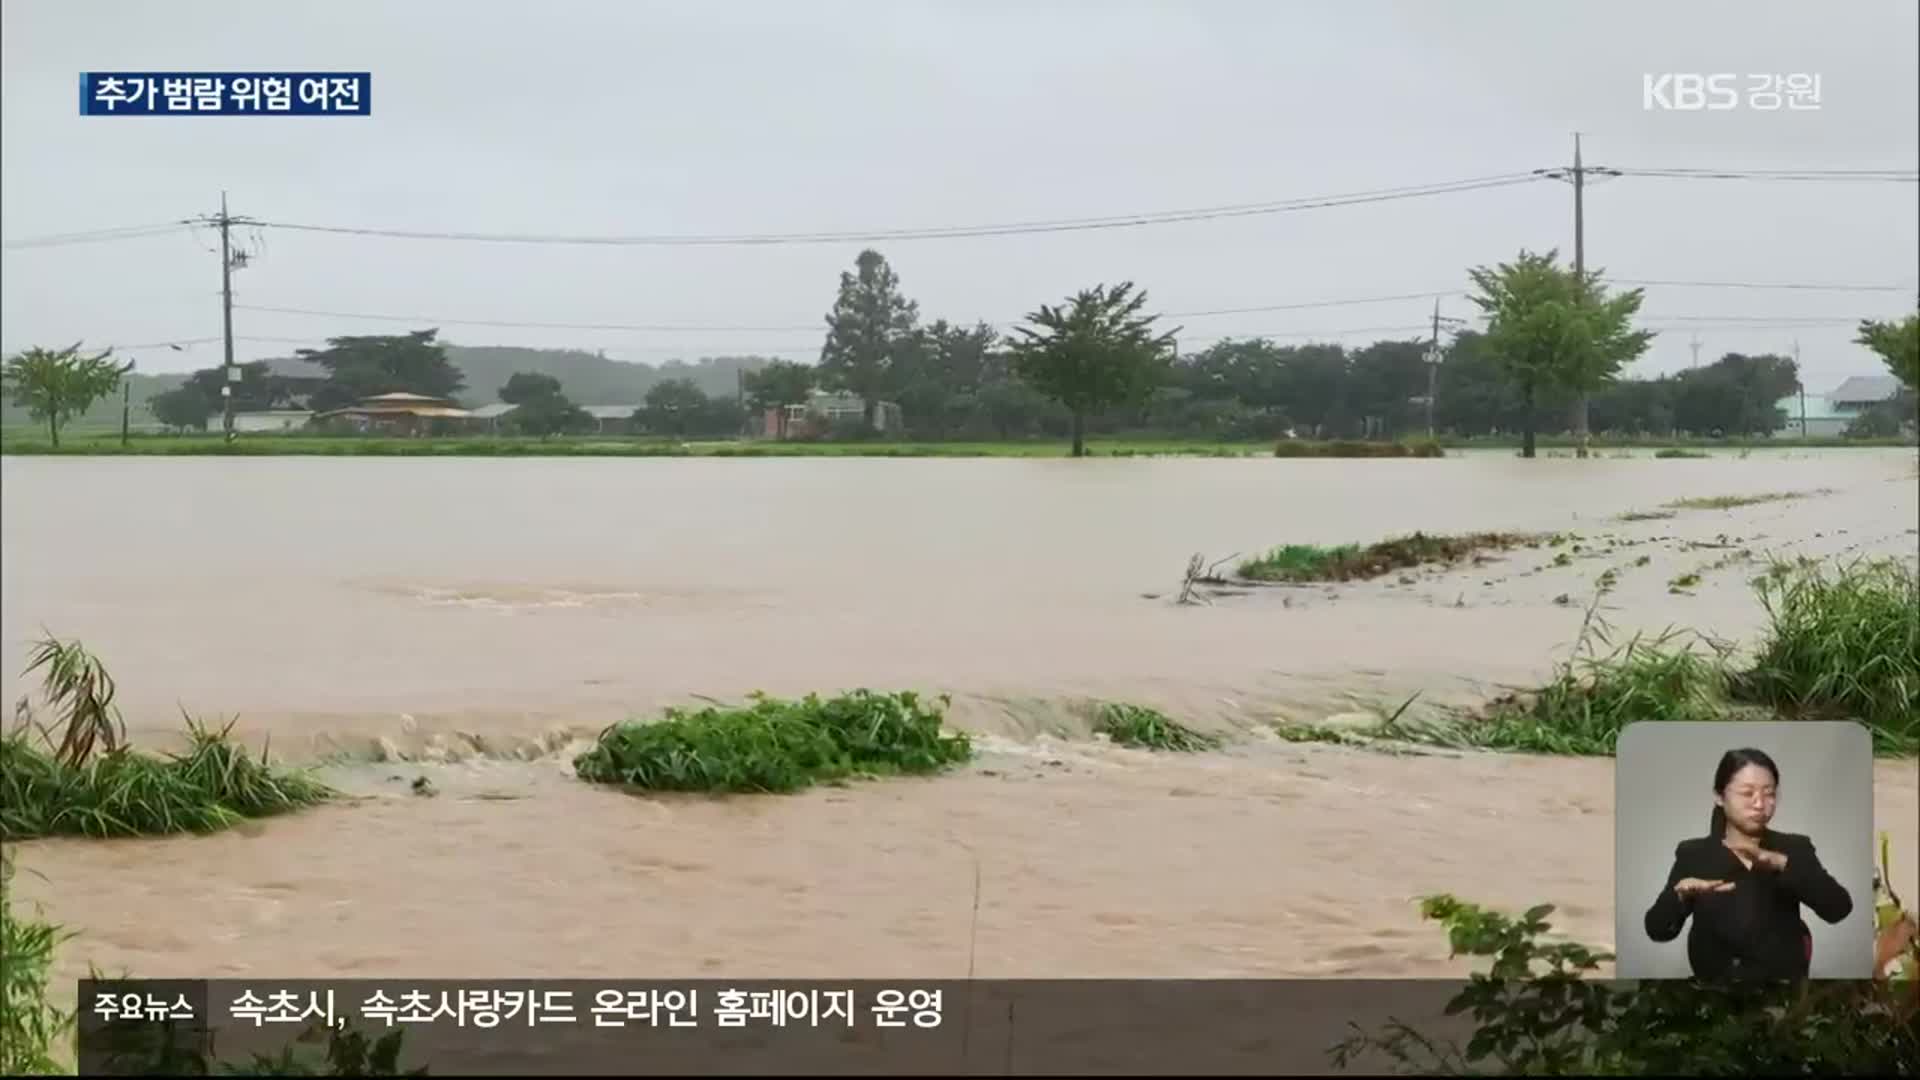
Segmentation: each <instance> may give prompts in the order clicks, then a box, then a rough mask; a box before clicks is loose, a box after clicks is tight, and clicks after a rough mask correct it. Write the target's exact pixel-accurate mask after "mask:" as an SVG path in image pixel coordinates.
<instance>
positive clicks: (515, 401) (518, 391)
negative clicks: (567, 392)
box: [500, 371, 562, 405]
mask: <svg viewBox="0 0 1920 1080" xmlns="http://www.w3.org/2000/svg"><path fill="white" fill-rule="evenodd" d="M560 396H562V395H561V393H560V380H559V379H556V378H554V377H553V376H551V375H541V374H537V373H534V372H528V371H516V372H514V373H513V374H512V375H510V376H508V377H507V383H506V385H505V386H502V387H501V388H500V400H501V401H503V402H506V403H507V404H508V405H524V404H526V403H527V402H530V401H538V400H539V399H541V398H549V397H560Z"/></svg>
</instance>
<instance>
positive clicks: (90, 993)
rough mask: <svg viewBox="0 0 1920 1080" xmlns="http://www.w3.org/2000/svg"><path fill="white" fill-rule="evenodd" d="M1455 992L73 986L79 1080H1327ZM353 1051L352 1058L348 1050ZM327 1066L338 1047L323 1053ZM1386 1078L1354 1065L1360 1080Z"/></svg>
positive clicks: (1211, 987)
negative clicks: (758, 1078) (314, 1078)
mask: <svg viewBox="0 0 1920 1080" xmlns="http://www.w3.org/2000/svg"><path fill="white" fill-rule="evenodd" d="M1464 985H1465V984H1464V983H1462V982H1459V981H1453V980H1428V981H1402V982H1381V981H1358V980H1288V981H1274V980H1096V979H1078V980H986V979H982V980H961V979H956V980H834V981H828V980H720V979H692V980H599V981H593V980H418V979H416V980H381V979H359V980H326V981H320V980H297V979H281V980H272V979H247V980H238V979H219V980H145V979H141V980H91V979H88V980H82V981H81V982H80V987H79V991H80V992H79V998H78V1002H77V1005H78V1008H79V1013H80V1015H79V1036H80V1038H79V1058H80V1060H79V1065H80V1071H81V1073H82V1074H85V1075H122V1076H128V1075H152V1074H155V1073H159V1072H167V1073H174V1074H178V1073H183V1072H184V1073H187V1074H205V1073H208V1072H213V1073H218V1072H222V1071H225V1070H228V1069H230V1068H232V1067H234V1066H236V1065H245V1064H247V1063H250V1062H253V1061H255V1060H256V1059H257V1058H259V1057H263V1056H264V1057H267V1058H272V1059H275V1060H279V1059H281V1058H282V1057H283V1056H285V1055H287V1054H289V1053H291V1054H292V1055H293V1056H294V1057H295V1058H296V1059H302V1060H307V1061H310V1062H314V1063H316V1065H320V1066H321V1067H324V1065H323V1062H324V1058H325V1057H326V1055H327V1053H328V1052H329V1046H330V1044H339V1045H341V1046H344V1045H346V1044H349V1043H360V1044H361V1045H364V1046H378V1045H380V1044H381V1043H382V1042H383V1041H385V1042H386V1043H387V1044H388V1045H389V1046H390V1047H391V1046H392V1044H394V1043H397V1044H398V1046H397V1053H398V1061H397V1063H396V1064H397V1067H398V1068H400V1069H402V1070H407V1069H415V1068H421V1067H424V1068H426V1069H428V1070H429V1073H430V1074H432V1075H455V1074H457V1075H509V1074H516V1075H549V1076H551V1075H582V1074H602V1075H610V1074H622V1075H634V1074H655V1075H667V1074H704V1073H715V1072H725V1073H733V1074H741V1073H758V1072H766V1073H781V1074H794V1073H808V1074H814V1075H829V1074H840V1075H844V1074H846V1073H849V1072H856V1073H878V1072H894V1073H904V1074H908V1075H929V1074H941V1073H945V1074H952V1073H955V1072H991V1073H995V1074H1001V1075H1004V1074H1006V1073H1009V1072H1015V1073H1026V1074H1044V1075H1101V1074H1120V1073H1130V1074H1136V1075H1137V1074H1140V1073H1156V1072H1157V1073H1167V1074H1172V1073H1179V1072H1184V1071H1192V1070H1197V1071H1200V1072H1206V1073H1212V1074H1216V1075H1217V1074H1244V1075H1274V1074H1277V1073H1296V1074H1303V1075H1304V1074H1324V1073H1326V1072H1327V1071H1328V1070H1329V1069H1330V1068H1331V1067H1332V1063H1331V1057H1330V1051H1331V1048H1332V1047H1333V1045H1334V1044H1336V1043H1338V1042H1339V1041H1341V1040H1342V1039H1345V1038H1347V1037H1349V1036H1351V1035H1353V1034H1355V1025H1358V1026H1359V1027H1360V1028H1362V1029H1365V1030H1368V1031H1371V1032H1377V1031H1379V1030H1381V1029H1384V1028H1385V1027H1386V1026H1387V1025H1388V1024H1390V1023H1392V1022H1394V1021H1396V1020H1398V1021H1404V1022H1406V1023H1408V1024H1412V1025H1414V1026H1415V1027H1418V1028H1420V1029H1421V1030H1423V1031H1428V1032H1432V1033H1433V1034H1434V1035H1435V1036H1437V1037H1441V1036H1446V1035H1448V1034H1449V1033H1452V1034H1454V1035H1457V1037H1458V1038H1460V1039H1462V1040H1464V1039H1465V1038H1466V1037H1469V1036H1470V1035H1471V1034H1472V1031H1471V1027H1470V1025H1469V1026H1467V1027H1465V1028H1462V1027H1461V1025H1462V1023H1463V1021H1462V1018H1460V1017H1448V1016H1446V1015H1445V1010H1446V1006H1447V1003H1448V1001H1450V1000H1451V999H1452V998H1453V997H1454V996H1455V995H1456V994H1458V993H1459V992H1460V991H1461V990H1462V989H1463V987H1464ZM362 1040H363V1041H364V1042H363V1043H362ZM336 1049H337V1048H336ZM1369 1063H1371V1067H1374V1068H1378V1067H1384V1065H1385V1064H1390V1063H1383V1062H1378V1061H1372V1060H1371V1059H1369V1058H1362V1059H1359V1060H1357V1061H1356V1062H1355V1063H1353V1064H1352V1065H1351V1066H1350V1068H1352V1069H1353V1070H1355V1071H1361V1072H1365V1071H1367V1067H1368V1066H1369Z"/></svg>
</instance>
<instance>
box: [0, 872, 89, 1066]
mask: <svg viewBox="0 0 1920 1080" xmlns="http://www.w3.org/2000/svg"><path fill="white" fill-rule="evenodd" d="M13 873H14V867H13V857H12V856H11V855H5V854H0V960H3V961H4V962H0V1076H35V1075H45V1074H47V1073H56V1072H60V1071H62V1066H61V1065H60V1063H59V1062H57V1061H55V1060H54V1058H53V1048H54V1044H55V1043H56V1042H57V1041H58V1040H59V1039H60V1037H61V1036H62V1035H64V1034H65V1033H66V1032H68V1031H69V1030H70V1029H71V1028H72V1026H73V1014H72V1013H69V1012H65V1011H63V1010H61V1009H59V1008H58V1007H56V1006H54V1005H53V1004H52V1002H50V1001H49V1000H48V997H47V989H48V981H49V979H48V973H49V972H50V971H51V970H52V967H53V951H54V949H55V948H57V947H58V946H59V944H60V942H61V941H63V940H65V939H66V938H68V937H70V936H72V935H70V934H68V933H67V932H65V931H63V930H62V929H61V928H60V927H58V926H55V925H53V924H52V923H47V922H42V921H41V920H40V919H39V918H38V917H35V916H22V915H20V914H17V913H16V912H15V911H14V910H13Z"/></svg>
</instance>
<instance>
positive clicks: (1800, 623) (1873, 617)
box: [1736, 559, 1920, 753]
mask: <svg viewBox="0 0 1920 1080" xmlns="http://www.w3.org/2000/svg"><path fill="white" fill-rule="evenodd" d="M1755 588H1756V589H1757V591H1758V592H1759V594H1760V598H1761V602H1762V603H1763V604H1764V605H1765V606H1766V610H1767V615H1768V621H1769V627H1768V634H1767V637H1766V639H1765V640H1764V641H1763V642H1762V643H1761V645H1760V648H1759V649H1758V650H1757V655H1756V657H1755V660H1754V664H1753V667H1752V668H1751V669H1750V670H1748V671H1746V672H1743V673H1742V674H1741V676H1740V677H1739V678H1738V679H1737V680H1736V691H1737V693H1738V694H1739V696H1740V697H1742V698H1743V699H1746V700H1750V701H1753V702H1756V703H1759V704H1764V705H1767V706H1768V707H1770V708H1772V709H1774V710H1776V711H1778V712H1780V713H1782V714H1783V715H1787V716H1807V717H1816V718H1834V717H1852V718H1855V719H1858V720H1861V721H1864V722H1866V723H1867V724H1868V725H1869V726H1870V727H1872V728H1873V729H1874V733H1875V739H1876V741H1877V742H1878V743H1880V744H1881V746H1882V748H1883V749H1885V750H1888V751H1890V752H1906V753H1911V752H1913V750H1914V749H1915V748H1916V747H1920V573H1916V572H1915V570H1914V569H1913V568H1912V567H1910V566H1908V565H1907V564H1905V563H1903V562H1900V561H1897V560H1893V559H1879V560H1862V561H1856V562H1854V563H1851V564H1849V565H1847V566H1845V567H1841V568H1838V569H1837V570H1835V571H1834V572H1832V573H1829V572H1827V571H1826V570H1824V569H1821V568H1819V567H1818V566H1815V567H1807V566H1804V565H1799V566H1793V565H1789V564H1785V563H1779V562H1776V563H1774V564H1773V567H1772V568H1771V570H1770V571H1769V572H1768V573H1767V574H1764V575H1762V576H1761V577H1760V578H1759V579H1758V581H1757V582H1756V584H1755Z"/></svg>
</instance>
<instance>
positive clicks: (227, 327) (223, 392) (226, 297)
mask: <svg viewBox="0 0 1920 1080" xmlns="http://www.w3.org/2000/svg"><path fill="white" fill-rule="evenodd" d="M232 227H233V218H232V217H230V216H228V214H227V193H226V192H224V191H223V192H221V193H220V326H221V337H222V338H223V339H224V343H225V353H226V363H225V364H223V365H221V368H220V373H221V375H222V376H223V377H224V381H222V382H221V384H220V401H221V404H222V405H223V406H224V407H225V415H224V419H223V420H222V421H221V429H222V430H223V431H225V432H226V437H227V442H229V443H231V442H232V441H233V384H234V383H235V382H237V381H238V380H237V379H235V378H234V370H233V249H232V246H231V243H230V242H229V240H228V234H229V232H231V231H232Z"/></svg>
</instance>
